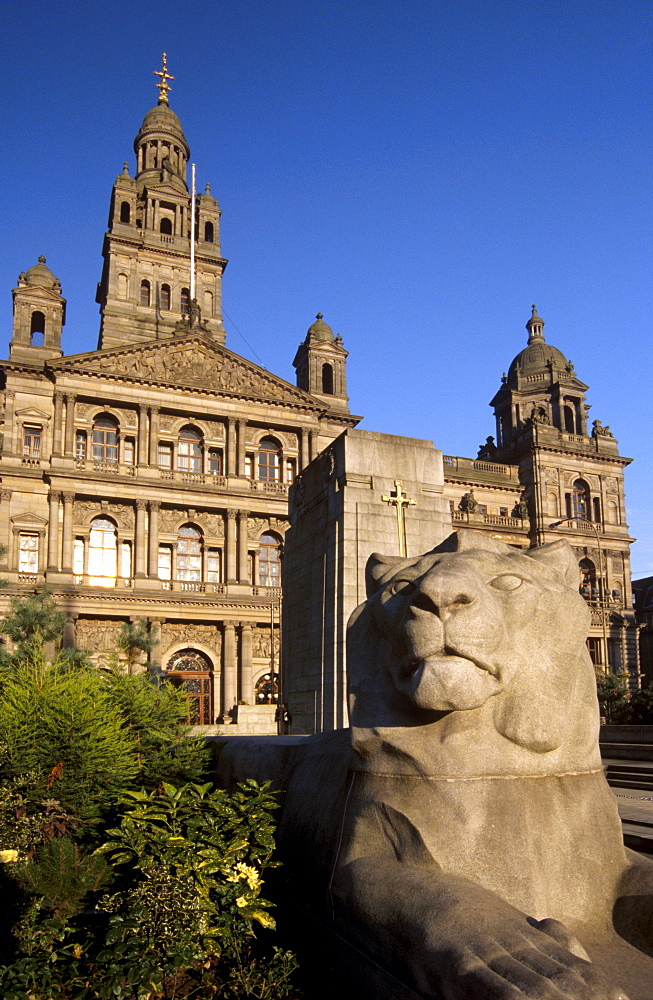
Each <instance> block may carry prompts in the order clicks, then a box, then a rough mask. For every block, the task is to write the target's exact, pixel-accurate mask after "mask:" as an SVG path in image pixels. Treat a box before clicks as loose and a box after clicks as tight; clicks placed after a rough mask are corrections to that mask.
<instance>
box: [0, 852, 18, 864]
mask: <svg viewBox="0 0 653 1000" xmlns="http://www.w3.org/2000/svg"><path fill="white" fill-rule="evenodd" d="M8 861H18V851H0V863H3V864H6V863H7V862H8Z"/></svg>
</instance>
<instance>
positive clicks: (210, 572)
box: [206, 549, 222, 583]
mask: <svg viewBox="0 0 653 1000" xmlns="http://www.w3.org/2000/svg"><path fill="white" fill-rule="evenodd" d="M220 556H221V552H220V549H209V551H208V555H207V562H206V571H207V578H208V582H209V583H220V581H221V580H222V574H221V572H220V562H221V560H220Z"/></svg>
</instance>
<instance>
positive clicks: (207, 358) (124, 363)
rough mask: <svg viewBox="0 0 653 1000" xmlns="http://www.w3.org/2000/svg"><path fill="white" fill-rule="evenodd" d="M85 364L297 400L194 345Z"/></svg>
mask: <svg viewBox="0 0 653 1000" xmlns="http://www.w3.org/2000/svg"><path fill="white" fill-rule="evenodd" d="M89 363H90V364H91V365H92V367H93V369H95V370H99V371H105V370H106V371H110V372H111V373H112V374H116V375H132V376H138V377H141V378H146V379H152V380H154V381H160V382H169V383H174V384H180V383H181V384H183V385H189V386H190V385H197V386H201V387H204V388H207V389H217V390H223V391H226V392H233V393H242V394H244V395H249V396H257V397H259V396H260V397H265V398H268V399H289V400H290V399H292V400H293V401H294V400H296V399H297V398H299V396H300V393H299V392H297V393H295V392H294V391H293V389H292V387H290V386H286V385H280V384H279V382H278V381H277V380H276V379H275V378H274V377H273V376H270V375H268V374H266V373H265V372H262V371H259V370H257V369H255V368H254V367H251V368H250V367H249V366H248V365H247V364H245V363H243V362H242V361H238V360H236V359H235V358H230V357H227V356H226V355H222V354H221V352H219V351H217V350H211V351H210V350H208V349H207V348H206V347H205V346H204V345H203V344H201V343H198V342H194V343H188V342H187V343H182V344H177V345H175V346H174V347H173V346H171V345H170V346H165V347H152V348H150V349H149V350H139V351H134V352H125V353H124V354H118V355H115V354H112V355H111V356H109V357H106V356H105V357H96V358H93V360H92V361H91V362H89Z"/></svg>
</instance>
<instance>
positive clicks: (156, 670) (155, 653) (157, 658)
mask: <svg viewBox="0 0 653 1000" xmlns="http://www.w3.org/2000/svg"><path fill="white" fill-rule="evenodd" d="M148 621H149V623H150V628H151V633H152V638H153V640H154V644H153V646H152V649H151V650H150V657H149V659H150V671H151V673H152V674H153V675H155V676H156V675H158V674H160V673H161V626H162V625H163V623H164V622H165V618H148Z"/></svg>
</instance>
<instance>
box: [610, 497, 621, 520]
mask: <svg viewBox="0 0 653 1000" xmlns="http://www.w3.org/2000/svg"><path fill="white" fill-rule="evenodd" d="M608 522H609V523H610V524H619V508H618V507H617V504H616V502H615V501H614V500H608Z"/></svg>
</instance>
